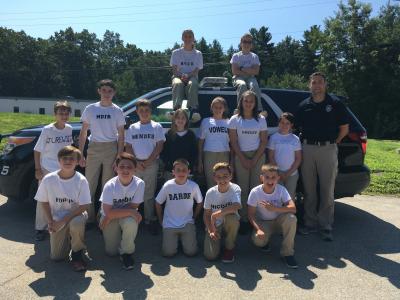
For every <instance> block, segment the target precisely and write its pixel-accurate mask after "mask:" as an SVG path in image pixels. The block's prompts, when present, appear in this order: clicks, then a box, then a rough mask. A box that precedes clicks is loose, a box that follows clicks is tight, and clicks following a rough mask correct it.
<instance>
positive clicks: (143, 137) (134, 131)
mask: <svg viewBox="0 0 400 300" xmlns="http://www.w3.org/2000/svg"><path fill="white" fill-rule="evenodd" d="M125 141H126V142H127V143H128V144H131V145H132V148H133V152H134V153H135V156H136V158H137V159H139V160H145V159H147V158H149V156H150V155H151V153H152V152H153V150H154V148H155V147H156V144H157V142H159V141H165V135H164V130H163V127H162V126H161V124H160V123H157V122H154V121H150V123H147V124H142V123H140V121H139V122H136V123H135V124H132V125H131V126H130V127H129V129H128V132H127V133H126V135H125Z"/></svg>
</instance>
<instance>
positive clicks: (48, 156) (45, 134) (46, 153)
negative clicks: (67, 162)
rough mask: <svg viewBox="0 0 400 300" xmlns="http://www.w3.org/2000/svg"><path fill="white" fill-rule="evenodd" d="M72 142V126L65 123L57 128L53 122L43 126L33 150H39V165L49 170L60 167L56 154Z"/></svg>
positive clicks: (52, 170)
mask: <svg viewBox="0 0 400 300" xmlns="http://www.w3.org/2000/svg"><path fill="white" fill-rule="evenodd" d="M71 144H72V127H71V125H69V124H65V127H64V128H63V129H57V127H55V126H54V124H49V125H47V126H45V127H44V128H43V130H42V132H41V133H40V136H39V139H38V141H37V143H36V145H35V148H34V149H33V150H35V151H37V152H40V165H41V167H42V168H43V169H46V170H47V171H49V172H54V171H56V170H58V169H60V165H59V163H58V158H57V154H58V152H59V151H60V150H61V149H62V148H63V147H65V146H69V145H71Z"/></svg>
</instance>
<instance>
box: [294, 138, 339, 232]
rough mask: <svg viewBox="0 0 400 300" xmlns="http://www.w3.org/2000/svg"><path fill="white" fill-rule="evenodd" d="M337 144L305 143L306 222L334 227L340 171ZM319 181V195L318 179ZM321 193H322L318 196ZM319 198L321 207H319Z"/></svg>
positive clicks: (303, 175)
mask: <svg viewBox="0 0 400 300" xmlns="http://www.w3.org/2000/svg"><path fill="white" fill-rule="evenodd" d="M337 153H338V149H337V145H336V144H329V145H326V146H318V145H307V144H305V143H303V162H302V165H301V175H302V179H303V186H304V213H305V214H304V223H305V225H306V226H310V227H315V226H317V225H319V226H320V227H321V228H322V229H329V230H332V225H333V219H334V202H335V201H334V190H335V179H336V175H337V168H338V159H337ZM318 182H319V195H318V193H317V183H318ZM318 196H319V197H318ZM318 198H319V200H320V201H319V210H318V211H317V206H318Z"/></svg>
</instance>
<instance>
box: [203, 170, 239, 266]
mask: <svg viewBox="0 0 400 300" xmlns="http://www.w3.org/2000/svg"><path fill="white" fill-rule="evenodd" d="M213 172H214V180H215V182H216V183H217V185H216V186H214V187H212V188H210V189H209V190H208V191H207V194H206V198H205V200H204V217H203V219H204V224H205V225H206V231H207V232H206V235H205V239H204V256H205V257H206V258H207V259H208V260H214V259H216V258H217V256H218V255H219V252H220V248H221V238H222V234H224V235H225V249H224V253H223V255H222V262H225V263H231V262H233V261H234V260H235V255H234V248H235V242H236V237H237V233H238V230H239V218H240V217H239V213H238V210H239V209H240V208H241V207H242V205H241V201H240V194H241V190H240V187H239V186H238V185H237V184H234V183H231V180H232V170H231V166H230V165H229V164H228V163H226V162H222V163H217V164H215V166H214V168H213Z"/></svg>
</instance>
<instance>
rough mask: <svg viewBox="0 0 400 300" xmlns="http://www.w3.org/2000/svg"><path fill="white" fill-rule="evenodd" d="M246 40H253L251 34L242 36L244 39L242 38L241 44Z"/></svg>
mask: <svg viewBox="0 0 400 300" xmlns="http://www.w3.org/2000/svg"><path fill="white" fill-rule="evenodd" d="M244 39H251V40H253V36H252V35H251V34H250V33H245V34H243V35H242V37H241V38H240V42H243V40H244Z"/></svg>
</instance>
